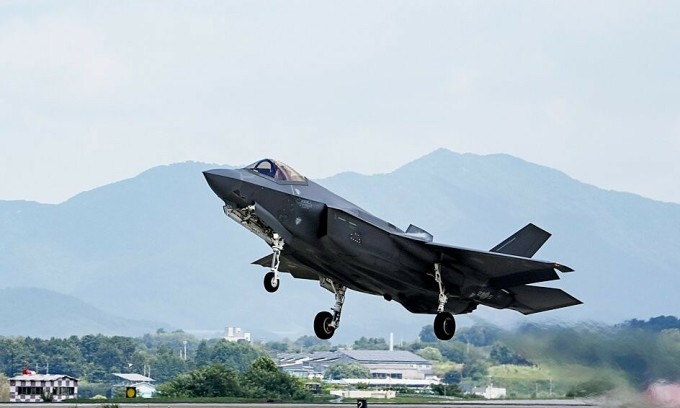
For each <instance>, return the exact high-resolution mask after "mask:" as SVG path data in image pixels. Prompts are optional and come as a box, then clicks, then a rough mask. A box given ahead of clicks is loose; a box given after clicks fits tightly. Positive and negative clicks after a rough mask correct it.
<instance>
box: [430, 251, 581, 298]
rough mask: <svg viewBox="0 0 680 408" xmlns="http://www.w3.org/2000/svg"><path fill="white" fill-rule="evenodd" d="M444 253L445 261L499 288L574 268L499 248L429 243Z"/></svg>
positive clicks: (548, 277) (552, 276)
mask: <svg viewBox="0 0 680 408" xmlns="http://www.w3.org/2000/svg"><path fill="white" fill-rule="evenodd" d="M426 245H427V246H428V248H429V249H430V250H431V251H435V252H436V253H437V254H439V255H440V257H441V261H442V264H443V265H445V266H448V267H449V268H451V269H453V270H455V271H457V272H459V273H461V274H463V275H464V276H468V277H473V278H476V279H477V280H480V281H488V285H489V286H491V287H493V288H495V289H506V288H509V287H514V286H519V285H526V284H529V283H537V282H546V281H551V280H557V279H559V276H558V275H557V273H556V272H555V269H557V270H558V271H560V272H571V271H573V269H571V268H569V267H568V266H564V265H560V264H558V263H555V262H548V261H540V260H536V259H531V258H524V257H520V256H514V255H506V254H502V253H497V252H486V251H479V250H475V249H468V248H461V247H455V246H448V245H442V244H434V243H428V244H426Z"/></svg>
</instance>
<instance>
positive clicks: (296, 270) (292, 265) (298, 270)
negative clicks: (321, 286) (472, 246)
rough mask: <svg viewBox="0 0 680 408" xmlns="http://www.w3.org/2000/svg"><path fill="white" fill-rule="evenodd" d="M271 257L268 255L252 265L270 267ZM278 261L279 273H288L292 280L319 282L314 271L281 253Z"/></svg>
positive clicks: (317, 275)
mask: <svg viewBox="0 0 680 408" xmlns="http://www.w3.org/2000/svg"><path fill="white" fill-rule="evenodd" d="M272 257H273V255H272V254H269V255H267V256H265V257H262V258H260V259H258V260H257V261H254V262H253V265H261V266H264V267H270V266H272ZM279 261H280V263H279V271H281V272H288V273H290V274H291V275H293V277H294V278H297V279H309V280H319V274H318V273H316V271H314V270H313V269H311V268H309V267H307V266H304V265H302V264H300V263H298V262H295V260H293V259H291V258H290V257H288V256H286V255H284V254H283V253H282V254H281V256H280V257H279Z"/></svg>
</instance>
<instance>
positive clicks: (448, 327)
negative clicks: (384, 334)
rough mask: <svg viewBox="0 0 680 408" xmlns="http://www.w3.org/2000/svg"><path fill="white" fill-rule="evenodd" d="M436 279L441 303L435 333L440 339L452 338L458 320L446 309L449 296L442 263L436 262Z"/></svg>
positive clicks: (435, 319)
mask: <svg viewBox="0 0 680 408" xmlns="http://www.w3.org/2000/svg"><path fill="white" fill-rule="evenodd" d="M434 280H435V281H436V282H437V284H438V285H439V305H438V306H437V316H435V318H434V325H433V327H434V335H435V336H437V338H438V339H439V340H451V339H452V338H453V335H454V334H455V333H456V321H455V320H454V318H453V315H452V314H451V313H449V312H446V311H444V308H445V307H446V302H447V301H448V297H447V296H446V289H445V288H444V282H443V281H442V265H441V264H439V263H436V264H434Z"/></svg>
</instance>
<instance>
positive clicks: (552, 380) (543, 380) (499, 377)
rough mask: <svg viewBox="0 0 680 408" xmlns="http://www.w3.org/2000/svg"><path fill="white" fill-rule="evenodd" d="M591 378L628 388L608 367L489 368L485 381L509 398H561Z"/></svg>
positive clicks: (619, 373)
mask: <svg viewBox="0 0 680 408" xmlns="http://www.w3.org/2000/svg"><path fill="white" fill-rule="evenodd" d="M591 379H607V380H609V381H611V382H612V383H614V384H615V385H616V386H617V388H620V389H628V388H629V385H628V382H627V381H626V379H625V378H624V377H623V374H622V373H621V372H618V371H615V370H611V369H608V368H601V367H588V366H583V365H578V364H567V365H565V364H559V365H558V364H556V365H549V364H546V365H539V366H533V367H529V366H514V365H500V366H493V367H491V368H489V380H490V381H491V382H493V384H494V385H495V386H498V387H505V388H507V391H508V397H509V398H513V397H514V398H562V397H564V396H565V394H566V393H567V391H569V389H570V388H571V387H573V386H574V385H576V384H579V383H582V382H584V381H588V380H591ZM551 389H552V393H551Z"/></svg>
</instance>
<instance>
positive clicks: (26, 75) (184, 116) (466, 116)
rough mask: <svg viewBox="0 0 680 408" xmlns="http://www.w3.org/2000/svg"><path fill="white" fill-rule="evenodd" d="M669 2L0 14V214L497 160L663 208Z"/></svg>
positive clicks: (106, 7) (131, 4) (37, 2)
mask: <svg viewBox="0 0 680 408" xmlns="http://www.w3.org/2000/svg"><path fill="white" fill-rule="evenodd" d="M679 39H680V2H677V1H654V0H651V1H626V0H622V1H597V2H592V1H578V0H577V1H574V0H568V1H566V0H565V1H515V2H508V1H484V2H480V1H453V0H452V1H448V0H447V1H424V0H417V1H416V0H414V1H399V0H390V1H366V0H361V1H352V0H349V1H342V2H337V1H317V0H313V1H311V0H310V1H295V0H291V1H274V0H268V1H256V0H248V1H227V0H219V1H200V0H199V1H172V0H158V1H153V0H148V1H138V0H135V1H126V0H110V1H98V0H84V1H77V0H74V1H62V0H58V1H41V0H28V1H27V0H0V200H17V199H20V200H34V201H40V202H45V203H59V202H63V201H65V200H67V199H68V198H70V197H72V196H73V195H75V194H77V193H79V192H81V191H85V190H89V189H92V188H95V187H98V186H101V185H104V184H108V183H111V182H115V181H118V180H121V179H125V178H130V177H134V176H135V175H137V174H139V173H141V172H142V171H144V170H147V169H148V168H151V167H153V166H157V165H162V164H169V163H175V162H183V161H187V160H194V161H202V162H209V163H220V164H231V165H238V164H244V165H245V164H248V163H250V162H253V161H255V160H257V159H259V158H262V157H273V158H277V159H279V160H282V161H284V162H286V163H288V164H289V165H291V166H292V167H293V168H295V169H297V170H298V171H300V172H302V173H303V174H305V175H307V176H309V177H311V178H323V177H327V176H331V175H334V174H337V173H340V172H343V171H355V172H360V173H365V174H375V173H387V172H390V171H393V170H395V169H396V168H398V167H400V166H401V165H404V164H406V163H407V162H410V161H413V160H415V159H417V158H419V157H421V156H424V155H426V154H427V153H429V152H431V151H433V150H435V149H437V148H446V149H449V150H452V151H456V152H461V153H466V152H470V153H476V154H492V153H506V154H510V155H513V156H516V157H519V158H522V159H524V160H527V161H530V162H534V163H538V164H541V165H545V166H549V167H552V168H556V169H558V170H561V171H563V172H565V173H567V174H568V175H570V176H571V177H574V178H576V179H578V180H581V181H583V182H586V183H589V184H594V185H596V186H598V187H601V188H605V189H613V190H619V191H628V192H633V193H636V194H640V195H643V196H645V197H649V198H653V199H656V200H661V201H671V202H676V203H680V184H679V183H678V180H677V179H678V177H680V75H679V74H678V73H680V41H679Z"/></svg>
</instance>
